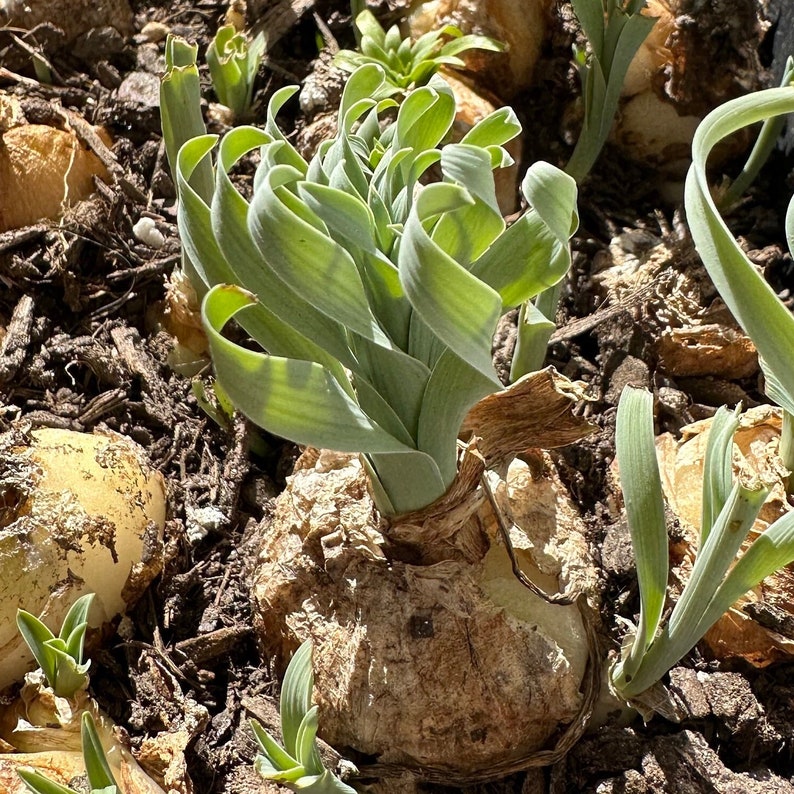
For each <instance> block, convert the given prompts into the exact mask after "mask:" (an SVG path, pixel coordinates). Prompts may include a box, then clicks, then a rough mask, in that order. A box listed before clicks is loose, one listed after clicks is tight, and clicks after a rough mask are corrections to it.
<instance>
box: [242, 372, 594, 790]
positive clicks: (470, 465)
mask: <svg viewBox="0 0 794 794" xmlns="http://www.w3.org/2000/svg"><path fill="white" fill-rule="evenodd" d="M528 379H529V380H530V381H532V379H534V382H535V383H536V384H538V385H541V384H544V383H546V384H550V386H549V387H548V390H547V391H544V390H543V389H542V388H539V390H538V393H539V394H542V395H543V397H542V399H541V400H538V401H536V402H533V401H532V400H531V399H527V397H526V394H525V395H524V398H523V400H522V402H523V405H524V409H525V412H526V413H527V414H531V415H535V417H536V421H535V422H534V427H535V430H536V431H537V432H536V435H534V436H532V438H533V439H534V441H536V442H541V443H542V442H543V440H544V438H545V439H546V440H549V439H550V438H551V435H550V434H549V435H546V436H544V433H543V431H542V428H543V427H544V426H545V428H546V430H551V429H552V427H551V426H552V425H554V426H555V429H557V430H558V431H559V432H560V433H562V434H565V433H568V434H569V435H577V434H578V435H577V437H580V436H581V435H582V434H584V433H586V432H588V429H589V428H588V427H587V424H586V423H585V422H583V421H582V420H580V419H577V418H576V417H573V416H572V415H571V413H570V409H571V407H572V406H573V404H574V403H575V402H576V399H577V398H576V397H574V396H573V395H574V393H577V389H576V387H575V386H574V385H573V384H570V386H571V387H572V388H571V391H569V392H568V393H566V391H565V388H564V387H563V382H565V383H568V382H567V381H565V379H564V378H561V376H557V375H556V374H554V373H553V372H552V371H544V372H540V373H534V374H533V375H530V376H528ZM555 384H556V386H558V387H559V388H558V389H557V388H555ZM519 391H520V390H519ZM500 394H501V395H502V399H501V400H497V401H496V403H495V405H496V408H495V410H498V411H501V412H504V411H508V412H509V410H510V408H508V407H506V405H505V403H507V404H509V403H511V397H512V395H511V390H510V389H508V390H505V392H502V393H500ZM550 394H554V395H555V398H554V399H553V400H551V401H550V400H549V399H548V397H549V395H550ZM505 395H508V396H507V397H505ZM578 396H581V393H580V392H578ZM561 406H567V415H564V416H561V414H563V413H564V412H563V411H562V410H561ZM555 408H557V409H558V412H557V413H555ZM546 411H548V418H547V419H546V418H543V417H545V416H546V414H545V413H544V412H546ZM476 424H478V425H479V426H481V427H485V426H486V425H487V421H485V419H484V418H483V417H482V416H481V417H479V420H478V421H477V422H476ZM529 424H532V422H530V423H529ZM528 438H530V435H529V434H527V436H526V437H525V439H528ZM557 438H559V435H558V436H557ZM510 441H511V443H513V444H515V443H516V441H515V438H511V439H510ZM478 443H479V442H478V441H476V440H474V439H472V441H471V442H470V443H469V445H468V447H467V448H466V449H465V451H463V453H462V456H461V461H460V464H459V477H458V482H456V483H455V485H453V487H452V488H451V489H450V491H449V492H448V493H447V494H446V495H445V496H444V497H442V499H441V500H439V502H437V503H436V504H434V505H431V506H430V507H429V508H427V510H425V511H420V512H419V513H415V514H411V515H410V516H403V517H399V518H397V519H395V520H393V521H392V522H391V523H389V524H387V523H385V522H383V521H382V520H380V518H379V516H378V515H377V512H376V510H375V507H374V503H373V501H372V499H371V497H370V495H369V493H368V490H367V481H366V478H365V475H364V470H363V468H362V465H361V463H360V461H359V460H358V458H356V457H354V456H351V455H345V454H339V453H332V452H326V451H322V452H321V451H317V450H306V452H305V453H304V454H303V456H302V457H301V459H300V460H299V462H298V464H297V468H296V471H295V473H294V474H293V476H292V477H291V478H290V479H289V481H288V485H287V488H286V490H285V491H284V493H283V494H281V495H280V496H279V497H278V499H277V501H276V508H275V515H274V517H273V521H272V522H271V523H267V524H263V525H262V526H261V527H260V532H261V538H260V549H261V550H260V554H259V559H258V563H257V566H256V569H255V571H254V573H253V599H254V604H255V625H256V628H257V630H258V632H259V635H260V638H261V641H262V644H263V647H264V649H265V651H266V652H267V653H268V654H270V655H276V656H278V657H279V658H280V659H281V660H282V661H284V660H286V659H287V658H288V657H289V655H290V654H291V652H292V651H293V650H294V648H295V647H296V646H297V644H298V643H299V642H302V641H303V640H306V639H312V640H313V642H314V669H315V700H316V702H318V703H319V705H320V726H321V733H322V735H323V738H325V739H326V740H327V741H329V742H330V743H331V744H332V745H333V746H335V747H336V748H337V749H340V750H342V751H344V750H346V749H352V750H354V751H357V752H359V753H363V754H366V755H368V756H371V757H373V758H376V759H377V762H378V774H382V775H385V776H386V777H389V776H390V775H393V776H394V777H398V776H399V773H400V772H402V771H405V770H406V769H407V770H410V771H412V772H413V773H415V774H417V775H418V776H419V777H424V778H426V779H435V780H440V779H444V780H446V782H448V783H450V784H452V783H455V784H456V785H465V784H466V783H467V782H474V781H477V780H482V779H488V778H489V777H499V776H501V775H504V774H505V770H508V771H509V770H510V769H512V768H522V763H523V761H524V760H525V759H526V757H527V756H528V755H531V754H532V753H533V752H534V751H536V750H538V749H539V748H543V747H544V746H545V745H546V744H547V742H548V741H549V739H550V737H551V736H552V735H553V734H555V733H556V732H557V731H558V729H560V727H561V726H565V725H566V724H567V723H569V722H571V721H572V720H574V717H575V715H576V714H577V710H578V709H579V707H580V705H581V702H582V695H581V693H580V686H581V684H582V679H583V675H584V669H585V665H586V660H587V643H586V640H585V630H584V627H583V624H582V619H581V616H580V613H579V611H578V610H577V607H576V606H573V605H571V604H569V605H567V606H561V605H549V604H547V603H545V602H544V601H543V600H542V599H540V598H538V597H537V596H535V595H533V594H532V593H530V592H529V591H528V590H526V589H525V588H523V587H522V586H521V585H520V584H519V583H518V582H517V580H515V579H514V578H513V574H512V571H511V568H510V561H509V558H508V556H507V552H506V549H505V548H504V546H502V545H501V543H500V541H499V540H497V536H498V532H497V528H496V521H495V518H494V513H493V510H492V508H491V506H490V504H489V503H488V502H487V500H486V499H485V496H484V494H483V489H482V488H481V487H480V483H481V477H482V475H483V472H484V470H485V466H486V465H488V464H490V463H492V462H493V461H498V462H499V464H500V465H503V467H504V468H507V467H506V463H505V460H504V459H505V458H507V457H512V456H511V455H510V454H509V453H505V454H504V457H502V450H501V449H499V448H497V446H495V445H493V444H491V446H490V447H489V445H488V444H485V445H484V446H485V447H486V448H488V449H490V452H489V454H488V455H487V456H483V454H481V453H480V452H478V451H477V445H478ZM529 445H531V442H530V444H528V445H527V446H529ZM538 454H539V453H538ZM535 457H536V458H537V459H538V460H541V461H543V462H542V464H541V465H540V466H539V467H536V471H535V475H534V476H533V475H532V474H530V470H529V468H528V466H527V465H526V464H524V463H521V462H520V461H517V462H514V463H513V465H512V466H510V468H509V469H507V473H506V475H505V478H504V479H500V478H496V479H495V480H494V482H493V484H492V489H493V490H494V491H495V494H496V501H497V503H498V504H500V505H501V506H502V510H503V513H504V514H505V516H506V521H507V524H508V526H512V523H513V522H514V523H515V527H513V528H512V529H511V539H512V543H513V546H514V547H515V549H516V554H517V556H518V557H519V559H520V561H521V564H522V566H523V567H524V568H525V569H526V572H527V575H528V576H529V577H530V579H533V580H534V581H535V582H536V583H537V584H538V585H539V586H540V588H541V589H542V590H546V591H548V592H550V593H557V592H558V591H559V590H560V589H564V590H566V592H571V591H576V592H581V591H584V592H590V591H591V590H592V583H593V581H594V579H593V573H592V571H593V569H592V566H591V565H590V561H589V558H588V553H587V548H586V544H585V542H584V539H583V534H582V524H581V520H580V518H579V516H578V515H577V513H576V510H575V508H574V507H573V505H572V504H571V502H570V499H569V497H568V496H567V494H566V492H565V489H564V487H563V485H562V484H561V482H560V481H559V479H558V478H557V476H556V474H555V472H554V469H553V467H552V466H551V465H550V463H549V461H548V460H545V459H543V458H542V456H541V457H539V458H538V457H537V456H535ZM488 476H489V477H493V476H494V475H488ZM384 770H386V771H385V772H384Z"/></svg>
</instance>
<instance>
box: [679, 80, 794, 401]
mask: <svg viewBox="0 0 794 794" xmlns="http://www.w3.org/2000/svg"><path fill="white" fill-rule="evenodd" d="M791 111H794V88H792V87H786V88H770V89H767V90H765V91H759V92H757V93H755V94H750V95H749V96H745V97H740V98H738V99H734V100H731V101H730V102H726V103H725V104H724V105H721V106H720V107H718V108H717V109H716V110H713V111H712V112H711V113H709V115H708V116H706V118H705V119H704V120H703V121H702V122H701V124H700V125H699V127H698V129H697V131H696V133H695V138H694V140H693V142H692V165H691V167H690V169H689V173H688V174H687V179H686V186H685V194H684V200H685V205H686V213H687V221H688V224H689V228H690V230H691V232H692V238H693V240H694V242H695V247H696V248H697V251H698V253H699V254H700V256H701V258H702V260H703V264H704V265H705V267H706V270H707V271H708V273H709V276H710V277H711V279H712V281H713V282H714V285H715V286H716V288H717V290H718V291H719V293H720V296H721V297H722V299H723V300H724V301H725V303H726V304H727V306H728V308H729V309H730V310H731V313H732V314H733V316H734V317H735V318H736V319H737V320H738V322H739V324H740V325H741V326H742V327H743V328H744V330H745V331H746V332H747V334H748V335H749V336H750V338H751V339H752V340H753V344H754V345H755V347H756V348H757V350H758V352H759V354H760V356H761V357H762V359H763V360H764V365H765V368H766V369H767V370H768V371H771V372H772V373H774V376H775V379H776V383H777V384H778V386H779V388H780V390H782V391H783V392H785V393H786V394H788V395H789V397H790V398H791V397H792V395H794V367H792V366H791V351H792V350H794V316H792V314H791V312H790V311H789V310H788V309H787V308H786V307H785V305H784V304H783V303H782V302H781V301H780V300H779V299H778V297H777V295H775V293H774V291H773V290H772V288H771V287H770V286H769V285H768V284H767V283H766V281H765V280H764V278H763V276H762V275H761V274H760V273H759V272H758V271H757V270H756V268H755V267H754V265H753V264H752V262H750V260H749V259H748V258H747V256H746V255H745V253H744V252H743V251H742V249H741V248H740V246H739V245H738V243H737V242H736V241H735V240H734V238H733V235H732V234H731V232H730V231H729V229H728V227H727V225H726V224H725V221H724V220H723V219H722V217H721V216H720V214H719V212H718V210H717V207H716V205H715V203H714V199H713V198H712V196H711V192H710V190H709V183H708V177H707V173H706V163H707V161H708V156H709V153H710V152H711V151H712V149H713V148H714V147H715V146H716V145H717V144H718V143H719V142H720V141H722V140H724V139H725V138H727V137H728V136H729V135H731V134H732V133H733V132H735V131H737V130H739V129H741V128H743V127H745V126H747V125H749V124H754V123H756V122H758V121H763V120H764V119H767V118H770V117H772V116H776V115H779V114H781V113H789V112H791Z"/></svg>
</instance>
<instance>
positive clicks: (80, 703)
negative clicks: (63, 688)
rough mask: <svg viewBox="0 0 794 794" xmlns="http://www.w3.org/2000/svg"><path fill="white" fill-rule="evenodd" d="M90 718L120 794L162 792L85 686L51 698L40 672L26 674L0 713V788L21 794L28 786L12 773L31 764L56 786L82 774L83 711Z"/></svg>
mask: <svg viewBox="0 0 794 794" xmlns="http://www.w3.org/2000/svg"><path fill="white" fill-rule="evenodd" d="M85 711H88V712H89V713H90V714H91V716H92V717H93V718H94V722H95V724H96V728H97V733H98V735H99V738H100V741H101V743H102V747H103V749H104V751H105V754H106V756H107V760H108V764H109V765H110V769H111V772H112V773H113V777H114V778H115V780H116V782H117V783H118V784H119V786H120V789H121V791H122V792H124V794H164V792H163V789H162V788H161V787H160V786H159V785H158V784H157V783H155V782H154V780H152V778H150V777H149V775H147V774H146V773H145V772H144V771H143V769H142V768H141V767H140V766H139V765H138V763H137V761H135V759H134V758H133V756H132V754H131V753H130V752H129V750H128V749H127V748H126V747H125V746H124V745H123V744H122V742H121V741H120V740H119V738H118V736H117V735H116V733H117V729H116V727H115V725H114V724H113V722H112V720H111V719H110V718H109V717H108V716H107V715H106V714H104V713H103V712H102V711H101V710H100V709H99V707H98V706H97V704H96V702H95V701H94V700H93V699H92V698H90V697H89V696H88V694H87V692H86V691H85V690H81V691H78V692H76V693H75V695H74V697H72V698H63V697H58V696H56V695H55V694H54V693H53V691H52V689H50V688H49V687H48V686H47V685H46V681H45V680H44V676H43V674H42V673H41V670H36V671H35V672H33V673H29V674H28V675H27V676H26V677H25V685H24V686H23V688H22V691H21V693H20V695H19V697H18V698H17V699H16V700H15V701H13V702H12V703H11V704H10V705H7V706H5V707H3V709H2V711H0V738H1V739H2V742H3V743H4V744H5V745H6V746H5V748H4V750H5V752H2V753H0V790H2V791H3V792H4V794H26V792H28V788H27V787H26V786H25V784H24V783H23V782H22V780H21V779H20V777H19V775H18V774H17V769H19V768H20V767H32V768H34V769H37V770H39V771H40V772H42V773H43V774H45V775H47V777H49V778H50V779H51V780H53V781H55V782H56V783H60V784H61V785H66V786H68V785H73V784H74V783H75V781H77V780H81V779H84V777H85V761H84V759H83V752H82V743H81V739H80V722H81V718H82V715H83V712H85Z"/></svg>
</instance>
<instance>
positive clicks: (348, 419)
mask: <svg viewBox="0 0 794 794" xmlns="http://www.w3.org/2000/svg"><path fill="white" fill-rule="evenodd" d="M253 303H255V298H254V297H253V296H252V295H251V294H250V293H247V292H245V291H244V290H241V289H239V288H237V287H232V286H223V285H219V286H217V287H214V288H213V289H212V290H210V292H209V293H207V296H206V297H205V299H204V303H203V306H202V317H203V320H204V328H205V330H206V332H207V336H208V338H209V342H210V349H211V352H212V360H213V363H214V366H215V371H216V373H217V376H218V379H219V380H220V382H221V383H222V384H223V387H224V388H225V389H226V391H227V393H228V395H229V397H230V398H231V400H232V401H233V402H234V404H235V405H236V406H237V407H238V409H239V410H240V411H242V412H243V413H244V414H245V415H246V416H248V417H249V419H251V421H252V422H255V423H256V424H258V425H259V426H260V427H264V428H266V429H267V430H269V431H270V432H272V433H275V434H276V435H279V436H282V437H284V438H289V439H291V440H293V441H295V442H296V443H299V444H310V445H313V446H317V447H323V448H326V449H335V450H338V451H340V452H397V451H405V450H407V449H409V448H408V447H406V446H405V445H404V444H402V443H401V442H399V441H398V440H397V439H395V438H394V437H393V436H392V435H390V434H389V433H387V432H386V431H385V430H383V428H381V427H380V426H379V425H377V424H376V423H375V422H373V421H371V420H370V419H369V417H367V416H366V415H365V414H364V413H363V412H362V411H361V409H360V407H359V406H358V404H357V403H356V402H355V401H354V400H353V399H352V397H351V396H350V395H349V394H348V393H347V392H346V391H345V390H344V389H343V388H342V387H341V386H340V384H339V382H338V381H337V380H336V378H335V377H334V376H333V375H332V373H331V372H330V371H329V370H328V369H326V368H325V367H322V366H321V365H319V364H315V363H313V362H310V361H298V360H294V359H285V358H280V357H277V356H268V355H266V354H264V353H257V352H254V351H252V350H247V349H245V348H242V347H239V346H238V345H235V344H234V343H232V342H230V341H229V340H227V339H226V338H225V337H223V335H222V334H221V330H222V329H223V327H224V326H225V325H226V323H227V322H228V321H229V320H230V319H232V317H234V316H235V315H236V314H237V313H238V312H239V311H240V310H242V309H244V308H245V307H246V306H250V305H251V304H253ZM288 749H289V748H288Z"/></svg>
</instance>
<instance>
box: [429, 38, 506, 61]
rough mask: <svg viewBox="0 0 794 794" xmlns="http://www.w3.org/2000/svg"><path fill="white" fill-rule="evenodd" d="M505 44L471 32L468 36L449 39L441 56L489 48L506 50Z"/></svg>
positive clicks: (491, 50) (490, 50)
mask: <svg viewBox="0 0 794 794" xmlns="http://www.w3.org/2000/svg"><path fill="white" fill-rule="evenodd" d="M505 49H506V47H505V45H504V44H503V43H502V42H501V41H496V40H495V39H492V38H489V37H488V36H478V35H476V34H469V35H467V36H460V37H459V38H455V39H453V40H452V41H448V42H447V43H446V44H445V45H444V46H443V47H442V48H441V52H440V54H441V56H442V57H449V56H450V55H459V54H460V53H462V52H466V51H467V50H488V51H489V52H504V51H505Z"/></svg>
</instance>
